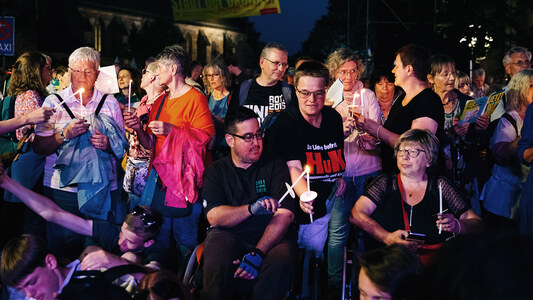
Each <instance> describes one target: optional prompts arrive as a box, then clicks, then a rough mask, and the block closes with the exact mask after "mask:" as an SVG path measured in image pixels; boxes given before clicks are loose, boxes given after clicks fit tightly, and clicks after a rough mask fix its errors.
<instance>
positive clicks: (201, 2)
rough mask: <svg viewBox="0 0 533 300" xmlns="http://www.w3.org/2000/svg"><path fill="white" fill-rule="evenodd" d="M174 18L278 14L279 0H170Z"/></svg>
mask: <svg viewBox="0 0 533 300" xmlns="http://www.w3.org/2000/svg"><path fill="white" fill-rule="evenodd" d="M172 12H173V15H174V20H176V21H181V20H190V21H192V20H196V21H203V20H209V19H223V18H240V17H249V16H258V15H267V14H279V13H280V12H281V10H280V8H279V0H172Z"/></svg>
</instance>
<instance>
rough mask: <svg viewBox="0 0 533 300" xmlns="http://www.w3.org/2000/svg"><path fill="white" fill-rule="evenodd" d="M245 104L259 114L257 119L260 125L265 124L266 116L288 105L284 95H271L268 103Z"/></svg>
mask: <svg viewBox="0 0 533 300" xmlns="http://www.w3.org/2000/svg"><path fill="white" fill-rule="evenodd" d="M243 106H244V107H247V108H249V109H251V110H253V111H254V112H255V113H256V114H257V115H258V116H259V119H257V120H258V121H259V124H260V125H261V124H263V121H264V120H265V118H266V116H268V115H269V114H271V113H273V112H276V111H282V110H284V109H285V108H286V107H287V105H286V103H285V99H284V98H283V95H278V96H269V97H268V105H257V104H245V105H243Z"/></svg>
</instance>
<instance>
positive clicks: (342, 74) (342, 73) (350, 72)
mask: <svg viewBox="0 0 533 300" xmlns="http://www.w3.org/2000/svg"><path fill="white" fill-rule="evenodd" d="M337 73H339V75H340V76H341V77H346V75H348V74H350V75H352V76H354V75H356V74H357V70H356V69H351V70H340V71H338V72H337Z"/></svg>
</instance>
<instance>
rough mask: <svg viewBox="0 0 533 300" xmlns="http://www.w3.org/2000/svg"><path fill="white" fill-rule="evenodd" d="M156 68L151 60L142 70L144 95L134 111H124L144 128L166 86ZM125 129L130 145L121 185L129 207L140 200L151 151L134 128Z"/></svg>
mask: <svg viewBox="0 0 533 300" xmlns="http://www.w3.org/2000/svg"><path fill="white" fill-rule="evenodd" d="M157 68H158V66H157V63H156V62H151V63H150V64H148V66H147V67H146V68H145V69H144V70H143V75H142V80H141V88H142V89H144V90H145V91H146V96H144V97H143V98H142V100H141V103H140V104H139V107H137V109H136V110H135V112H127V111H126V112H124V116H125V118H126V119H127V118H128V116H132V115H135V116H137V117H139V120H140V121H141V123H142V126H143V128H144V130H146V129H147V128H148V116H149V114H150V111H151V109H152V105H153V104H154V102H155V100H157V98H159V96H161V95H162V94H163V93H164V92H165V89H166V87H164V86H161V84H159V80H158V79H157V76H156V75H155V74H156V72H157ZM126 131H127V132H128V133H129V135H128V140H129V145H130V146H129V148H128V159H127V162H126V171H125V174H124V183H123V187H124V190H125V191H126V192H127V193H128V195H129V197H128V198H129V203H130V208H133V207H134V206H135V205H136V204H137V203H139V202H140V198H141V196H142V193H143V190H144V186H145V185H146V177H147V175H148V167H149V165H150V156H151V154H152V151H151V149H146V148H144V147H143V146H142V145H141V144H140V143H139V139H138V137H137V132H136V131H135V130H133V129H131V128H126Z"/></svg>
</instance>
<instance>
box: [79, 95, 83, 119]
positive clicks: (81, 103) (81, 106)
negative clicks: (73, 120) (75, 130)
mask: <svg viewBox="0 0 533 300" xmlns="http://www.w3.org/2000/svg"><path fill="white" fill-rule="evenodd" d="M82 95H83V93H80V115H81V118H82V119H83V97H82Z"/></svg>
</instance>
